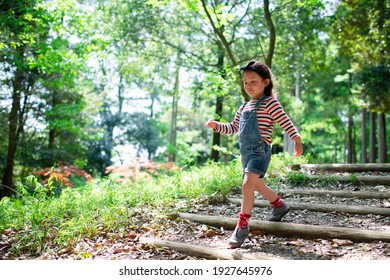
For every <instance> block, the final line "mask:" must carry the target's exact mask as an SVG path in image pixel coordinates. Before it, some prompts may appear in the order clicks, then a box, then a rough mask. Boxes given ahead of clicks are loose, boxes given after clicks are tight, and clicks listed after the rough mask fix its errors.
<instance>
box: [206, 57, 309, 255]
mask: <svg viewBox="0 0 390 280" xmlns="http://www.w3.org/2000/svg"><path fill="white" fill-rule="evenodd" d="M240 70H241V71H242V80H243V83H244V89H245V92H246V93H247V94H248V95H249V96H250V97H251V98H252V100H250V101H249V102H247V103H244V104H243V105H241V107H240V108H239V109H238V111H237V112H236V115H235V117H234V120H233V121H232V122H231V123H220V122H217V121H214V120H208V121H207V122H206V124H205V126H206V127H209V128H212V129H213V130H214V132H217V133H224V134H232V133H239V145H240V154H241V161H242V173H243V184H242V202H241V212H240V213H239V215H238V222H237V226H236V228H235V230H234V232H233V235H232V236H231V238H230V239H229V245H230V247H232V248H237V247H240V246H241V245H242V244H243V243H244V241H245V239H246V237H247V236H248V234H249V227H248V223H249V219H250V217H251V212H252V208H253V205H254V200H255V191H257V192H259V193H260V194H261V195H262V196H263V197H264V198H265V199H267V200H268V201H269V203H270V204H271V205H272V206H273V209H272V212H271V215H270V217H269V219H268V220H269V221H277V222H278V221H281V219H282V218H283V216H284V215H286V214H287V212H288V211H289V206H288V205H287V203H286V202H284V201H283V200H282V199H281V198H280V197H279V196H278V195H277V194H276V193H275V192H274V191H273V190H272V189H271V188H270V187H268V186H266V185H265V183H264V176H265V173H266V172H267V169H268V165H269V162H270V160H271V149H270V144H271V143H272V141H271V137H272V132H273V129H274V124H275V121H276V122H277V123H279V125H280V126H281V127H282V128H283V129H284V130H285V131H286V133H287V134H288V135H289V136H290V137H291V139H292V140H294V141H295V153H294V155H295V156H300V155H301V154H302V153H303V147H302V143H301V138H300V135H299V132H298V130H297V129H296V128H295V126H294V124H293V122H292V121H291V119H290V118H289V116H288V115H287V114H286V113H285V112H284V110H283V107H282V106H281V105H280V103H279V101H278V100H277V99H276V97H275V93H274V90H273V82H272V73H271V70H270V68H269V67H268V66H267V65H265V64H264V63H262V62H259V61H250V62H249V63H248V64H247V65H246V66H245V67H242V68H241V69H240Z"/></svg>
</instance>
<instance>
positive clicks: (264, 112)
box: [214, 97, 300, 144]
mask: <svg viewBox="0 0 390 280" xmlns="http://www.w3.org/2000/svg"><path fill="white" fill-rule="evenodd" d="M256 102H257V100H251V101H249V102H248V103H247V104H246V105H245V108H244V109H243V110H242V111H241V110H238V111H237V112H236V115H235V117H234V119H233V121H232V122H230V123H218V127H217V128H216V129H215V130H214V131H215V132H219V133H223V134H232V133H237V132H238V131H239V123H240V118H241V114H242V112H243V111H250V110H253V109H254V108H255V105H256ZM257 122H258V124H259V130H260V133H261V137H262V138H263V139H264V141H265V142H266V143H268V144H271V143H272V140H271V139H272V132H273V130H274V125H275V122H277V123H278V124H279V125H280V126H281V127H282V128H283V130H284V131H286V132H287V134H288V135H289V136H290V137H291V139H292V140H294V139H295V138H297V137H300V135H299V132H298V130H297V129H296V127H295V126H294V124H293V122H292V121H291V119H290V117H289V116H288V115H287V114H286V113H285V112H284V110H283V107H282V105H280V103H279V101H278V100H277V99H276V98H275V97H270V98H268V99H267V100H265V101H263V102H262V104H261V105H260V106H259V109H258V110H257Z"/></svg>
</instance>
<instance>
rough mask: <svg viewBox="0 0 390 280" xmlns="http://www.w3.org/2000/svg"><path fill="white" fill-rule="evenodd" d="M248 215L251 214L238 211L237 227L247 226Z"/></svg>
mask: <svg viewBox="0 0 390 280" xmlns="http://www.w3.org/2000/svg"><path fill="white" fill-rule="evenodd" d="M250 217H251V215H248V214H245V213H242V212H240V214H239V215H238V223H237V226H238V228H247V227H248V222H249V218H250Z"/></svg>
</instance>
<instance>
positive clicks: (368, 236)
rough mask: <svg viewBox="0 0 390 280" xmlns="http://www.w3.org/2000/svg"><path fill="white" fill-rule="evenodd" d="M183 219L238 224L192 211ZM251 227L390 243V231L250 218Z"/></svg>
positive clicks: (281, 233)
mask: <svg viewBox="0 0 390 280" xmlns="http://www.w3.org/2000/svg"><path fill="white" fill-rule="evenodd" d="M179 216H180V217H181V218H182V219H186V220H190V221H192V222H196V223H202V224H207V225H211V226H214V227H217V228H219V227H223V228H225V229H231V230H233V229H234V228H235V227H236V224H237V218H226V217H217V216H205V215H197V214H190V213H179ZM249 227H250V228H251V230H260V231H263V232H264V233H265V234H273V235H276V236H284V237H299V238H308V239H316V238H322V239H335V238H336V239H348V240H351V241H354V242H377V241H383V242H388V243H390V233H389V232H381V231H373V230H361V229H354V228H345V227H329V226H322V225H321V226H317V225H302V224H294V223H284V222H282V223H280V222H268V221H258V220H254V219H252V220H250V222H249Z"/></svg>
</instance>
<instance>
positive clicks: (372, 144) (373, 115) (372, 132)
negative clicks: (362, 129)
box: [370, 111, 376, 163]
mask: <svg viewBox="0 0 390 280" xmlns="http://www.w3.org/2000/svg"><path fill="white" fill-rule="evenodd" d="M375 118H376V113H375V112H372V111H371V112H370V163H374V162H375V150H376V149H375V127H376V126H375Z"/></svg>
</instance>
